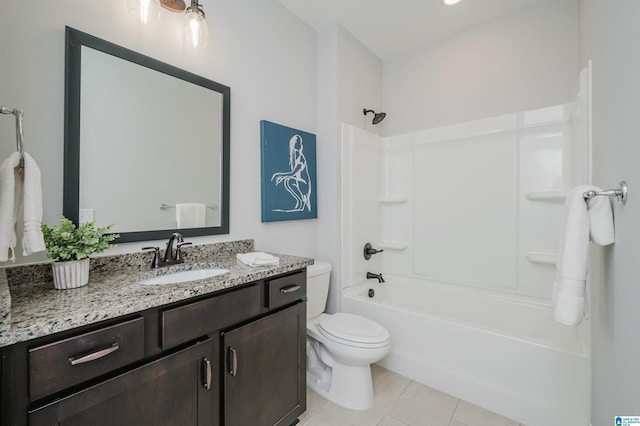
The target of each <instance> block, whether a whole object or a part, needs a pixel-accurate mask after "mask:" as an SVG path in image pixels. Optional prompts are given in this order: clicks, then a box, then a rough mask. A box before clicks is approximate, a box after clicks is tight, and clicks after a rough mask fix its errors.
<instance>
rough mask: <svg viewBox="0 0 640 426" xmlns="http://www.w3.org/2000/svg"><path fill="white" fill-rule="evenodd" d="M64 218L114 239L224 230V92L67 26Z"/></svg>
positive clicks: (226, 223)
mask: <svg viewBox="0 0 640 426" xmlns="http://www.w3.org/2000/svg"><path fill="white" fill-rule="evenodd" d="M65 62H66V64H65V65H66V73H65V152H64V199H63V214H64V215H65V216H66V217H67V218H69V219H70V220H72V221H73V222H74V223H76V224H78V223H84V222H86V221H91V220H92V221H94V222H95V224H96V226H105V225H109V224H115V226H114V227H113V229H112V231H113V232H117V233H119V234H120V238H119V239H118V240H117V242H129V241H143V240H156V239H165V238H168V237H169V236H170V234H171V233H172V232H180V233H181V234H182V235H184V236H185V237H189V236H198V235H211V234H228V233H229V142H230V139H229V126H230V89H229V87H227V86H224V85H222V84H219V83H216V82H214V81H211V80H208V79H205V78H203V77H200V76H198V75H195V74H192V73H190V72H187V71H185V70H182V69H179V68H176V67H174V66H172V65H169V64H166V63H163V62H160V61H158V60H155V59H152V58H150V57H147V56H144V55H141V54H139V53H137V52H134V51H131V50H129V49H126V48H123V47H121V46H118V45H115V44H113V43H110V42H107V41H105V40H102V39H99V38H97V37H94V36H91V35H89V34H86V33H83V32H81V31H78V30H75V29H73V28H69V27H67V29H66V57H65Z"/></svg>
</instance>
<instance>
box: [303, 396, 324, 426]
mask: <svg viewBox="0 0 640 426" xmlns="http://www.w3.org/2000/svg"><path fill="white" fill-rule="evenodd" d="M329 404H330V402H329V401H327V400H326V399H324V398H323V397H321V396H320V395H318V394H317V393H316V392H314V391H312V390H311V389H309V388H307V411H305V412H304V414H302V416H300V424H301V425H306V424H307V422H308V421H309V419H311V418H312V417H313V416H315V415H316V414H318V413H319V412H320V411H322V410H323V409H324V408H325V407H326V406H327V405H329Z"/></svg>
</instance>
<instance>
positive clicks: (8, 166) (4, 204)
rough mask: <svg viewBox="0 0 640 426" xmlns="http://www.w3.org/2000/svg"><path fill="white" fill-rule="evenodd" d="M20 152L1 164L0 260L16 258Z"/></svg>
mask: <svg viewBox="0 0 640 426" xmlns="http://www.w3.org/2000/svg"><path fill="white" fill-rule="evenodd" d="M19 163H20V154H19V153H17V152H14V153H13V154H11V155H10V156H9V157H8V158H7V159H6V160H4V161H3V162H2V165H0V262H6V261H7V260H11V261H12V262H13V261H15V260H16V256H15V247H16V222H17V220H18V211H19V210H20V204H21V201H22V200H21V198H20V197H21V196H22V176H21V174H20V172H19V171H18V168H17V167H18V164H19Z"/></svg>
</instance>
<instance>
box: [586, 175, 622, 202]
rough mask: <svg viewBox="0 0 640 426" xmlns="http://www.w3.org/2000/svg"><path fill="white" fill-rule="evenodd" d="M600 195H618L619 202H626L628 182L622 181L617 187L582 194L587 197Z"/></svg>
mask: <svg viewBox="0 0 640 426" xmlns="http://www.w3.org/2000/svg"><path fill="white" fill-rule="evenodd" d="M599 195H602V196H606V197H616V198H617V199H618V201H619V202H621V203H625V202H626V201H627V182H626V181H624V180H623V181H620V184H619V185H618V188H617V189H609V190H608V191H594V190H591V191H587V192H585V193H584V194H582V196H583V197H584V198H586V199H589V198H593V197H597V196H599Z"/></svg>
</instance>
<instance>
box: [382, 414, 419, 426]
mask: <svg viewBox="0 0 640 426" xmlns="http://www.w3.org/2000/svg"><path fill="white" fill-rule="evenodd" d="M386 416H389V417H391V418H392V419H393V420H396V421H398V422H400V423H402V424H403V425H407V426H411V425H409V423H405V422H403V421H402V420H400V419H399V418H397V417H394V416H392V415H391V414H389V413H385V415H384V416H382V419H381V420H380V421H382V420H384V418H385V417H386ZM379 423H380V422H378V424H379Z"/></svg>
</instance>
